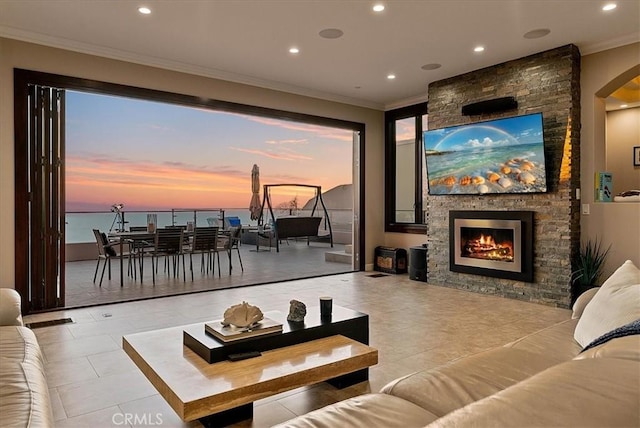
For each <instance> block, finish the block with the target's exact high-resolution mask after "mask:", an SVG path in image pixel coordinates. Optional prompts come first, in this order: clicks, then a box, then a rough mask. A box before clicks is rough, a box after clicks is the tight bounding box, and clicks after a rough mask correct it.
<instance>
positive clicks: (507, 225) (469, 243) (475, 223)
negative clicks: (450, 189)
mask: <svg viewBox="0 0 640 428" xmlns="http://www.w3.org/2000/svg"><path fill="white" fill-rule="evenodd" d="M532 248H533V212H532V211H449V269H450V270H451V271H453V272H462V273H470V274H474V275H484V276H491V277H495V278H505V279H515V280H518V281H525V282H533V255H532Z"/></svg>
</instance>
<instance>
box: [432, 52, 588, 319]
mask: <svg viewBox="0 0 640 428" xmlns="http://www.w3.org/2000/svg"><path fill="white" fill-rule="evenodd" d="M506 96H513V97H515V99H516V101H517V102H518V107H517V110H511V111H507V112H501V113H492V114H485V115H478V116H463V115H462V113H461V109H462V106H464V105H467V104H470V103H474V102H478V101H484V100H489V99H494V98H500V97H506ZM539 112H540V113H542V115H543V128H544V139H545V157H546V169H547V188H548V191H547V193H537V194H501V195H495V194H493V195H490V194H487V195H478V196H475V195H466V196H465V195H456V196H449V195H447V196H429V197H427V204H426V205H427V224H428V232H427V243H428V253H427V254H428V278H429V282H431V283H433V284H441V285H445V286H450V287H454V288H462V289H467V290H471V291H476V292H482V293H489V294H495V295H500V296H504V297H509V298H515V299H521V300H528V301H532V302H538V303H544V304H549V305H555V306H561V307H567V306H568V305H569V294H570V290H569V284H570V277H571V255H572V254H573V253H574V252H575V251H577V249H578V248H579V244H580V216H579V201H578V200H577V199H576V198H575V194H576V189H577V188H578V187H579V185H580V53H579V51H578V49H577V47H576V46H574V45H567V46H563V47H560V48H557V49H553V50H549V51H546V52H542V53H538V54H535V55H531V56H528V57H525V58H521V59H517V60H514V61H509V62H506V63H503V64H499V65H495V66H492V67H488V68H484V69H481V70H477V71H473V72H470V73H466V74H463V75H460V76H456V77H452V78H449V79H445V80H441V81H438V82H434V83H432V84H430V85H429V129H437V128H443V127H447V126H453V125H460V124H467V123H474V122H480V121H484V120H490V119H497V118H502V117H511V116H515V115H524V114H530V113H539ZM449 210H513V211H516V210H517V211H533V212H534V245H533V248H534V250H533V258H534V260H533V266H534V282H532V283H526V282H520V281H514V280H507V279H498V278H493V277H486V276H479V275H470V274H463V273H457V272H451V271H450V270H449Z"/></svg>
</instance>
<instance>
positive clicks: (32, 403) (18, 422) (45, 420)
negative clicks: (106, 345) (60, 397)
mask: <svg viewBox="0 0 640 428" xmlns="http://www.w3.org/2000/svg"><path fill="white" fill-rule="evenodd" d="M52 426H54V419H53V414H52V407H51V400H50V398H49V388H48V386H47V381H46V376H45V371H44V359H43V357H42V352H41V351H40V347H39V345H38V341H37V340H36V336H35V334H33V331H31V329H29V328H27V327H24V326H23V323H22V314H21V311H20V295H19V294H18V293H17V292H16V291H15V290H13V289H10V288H0V427H3V428H8V427H33V428H43V427H45V428H46V427H52Z"/></svg>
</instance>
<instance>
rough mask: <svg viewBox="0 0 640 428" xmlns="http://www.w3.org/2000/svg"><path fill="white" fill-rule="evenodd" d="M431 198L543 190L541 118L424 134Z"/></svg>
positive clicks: (519, 118) (501, 121)
mask: <svg viewBox="0 0 640 428" xmlns="http://www.w3.org/2000/svg"><path fill="white" fill-rule="evenodd" d="M424 153H425V158H426V161H427V176H428V182H429V194H430V195H451V194H485V193H540V192H546V191H547V182H546V170H545V158H544V137H543V131H542V114H540V113H538V114H530V115H524V116H516V117H511V118H505V119H498V120H492V121H487V122H479V123H475V124H467V125H460V126H454V127H448V128H442V129H435V130H430V131H425V132H424Z"/></svg>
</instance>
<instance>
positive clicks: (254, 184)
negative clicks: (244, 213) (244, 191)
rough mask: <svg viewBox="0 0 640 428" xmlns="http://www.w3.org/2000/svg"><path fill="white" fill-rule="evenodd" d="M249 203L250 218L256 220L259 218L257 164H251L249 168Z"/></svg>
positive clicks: (258, 175)
mask: <svg viewBox="0 0 640 428" xmlns="http://www.w3.org/2000/svg"><path fill="white" fill-rule="evenodd" d="M251 193H252V194H251V203H250V204H249V211H251V220H258V219H259V218H260V211H261V210H262V207H261V206H260V168H258V165H256V164H253V168H252V169H251Z"/></svg>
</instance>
